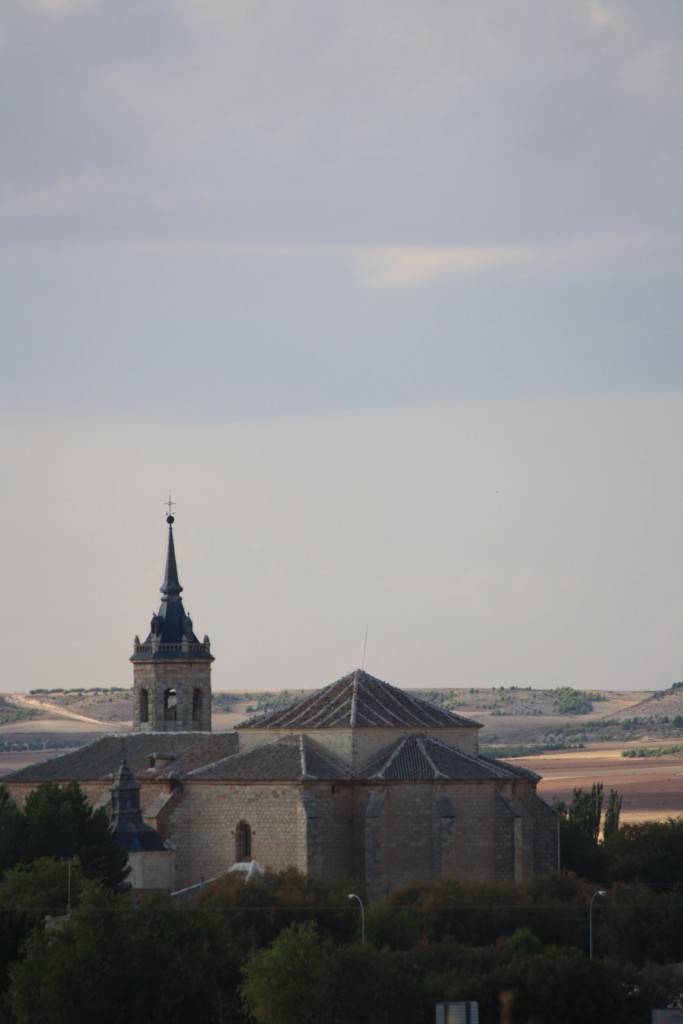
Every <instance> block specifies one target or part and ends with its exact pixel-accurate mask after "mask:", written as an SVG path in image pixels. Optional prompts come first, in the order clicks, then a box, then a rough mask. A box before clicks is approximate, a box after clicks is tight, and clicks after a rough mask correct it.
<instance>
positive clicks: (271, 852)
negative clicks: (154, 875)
mask: <svg viewBox="0 0 683 1024" xmlns="http://www.w3.org/2000/svg"><path fill="white" fill-rule="evenodd" d="M299 806H300V796H299V786H297V785H295V784H291V783H290V784H287V783H277V784H266V783H244V782H241V783H207V782H203V783H194V784H190V785H187V786H186V787H184V792H183V799H182V800H181V801H180V802H179V803H178V805H177V807H175V808H174V810H173V811H172V813H171V814H170V815H169V821H168V826H167V836H168V839H170V840H171V842H173V843H174V845H175V846H176V848H177V852H176V886H177V887H178V888H183V887H185V886H188V885H194V884H196V883H197V882H199V881H200V878H202V877H203V878H205V879H208V878H215V877H217V876H218V875H222V874H223V873H224V872H226V871H227V870H228V869H229V868H230V867H231V866H232V865H233V864H234V863H235V861H236V859H237V848H236V830H237V826H238V824H239V823H240V822H244V823H246V824H247V825H249V827H250V828H251V858H250V859H252V860H256V861H258V863H259V864H260V865H261V866H262V867H263V868H265V869H267V870H269V871H281V870H284V869H285V868H288V867H295V868H297V869H298V870H300V871H305V870H306V864H305V862H302V860H303V858H304V856H305V849H304V848H303V847H302V844H301V843H300V842H299V828H298V814H299Z"/></svg>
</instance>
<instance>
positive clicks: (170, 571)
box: [161, 515, 183, 599]
mask: <svg viewBox="0 0 683 1024" xmlns="http://www.w3.org/2000/svg"><path fill="white" fill-rule="evenodd" d="M166 522H167V523H168V550H167V552H166V572H165V573H164V582H163V583H162V585H161V593H162V594H163V595H164V599H167V598H169V597H178V596H179V595H180V592H181V590H182V589H183V588H182V587H181V586H180V581H179V579H178V566H177V565H176V560H175V545H174V543H173V523H174V522H175V519H174V517H173V516H171V515H168V516H166Z"/></svg>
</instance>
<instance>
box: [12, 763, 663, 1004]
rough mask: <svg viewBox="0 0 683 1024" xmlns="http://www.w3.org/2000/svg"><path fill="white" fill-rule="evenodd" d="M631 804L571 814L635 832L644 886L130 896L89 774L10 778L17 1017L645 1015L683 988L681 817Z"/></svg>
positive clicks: (254, 886)
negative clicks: (16, 782)
mask: <svg viewBox="0 0 683 1024" xmlns="http://www.w3.org/2000/svg"><path fill="white" fill-rule="evenodd" d="M618 810H619V798H618V794H615V795H614V796H612V794H610V797H609V798H608V800H607V805H606V812H607V816H608V817H610V816H611V817H610V820H611V823H612V824H611V825H610V826H609V827H608V828H607V835H606V836H605V828H604V827H603V828H601V827H600V826H601V823H602V822H601V818H602V791H601V789H595V790H591V791H587V792H584V791H578V793H576V794H575V798H574V799H573V801H572V804H571V805H570V807H569V808H567V809H566V814H565V816H564V818H563V819H562V822H563V824H562V827H563V828H564V829H565V831H566V827H565V825H566V824H567V823H569V822H570V821H572V822H573V826H572V827H573V828H574V829H575V828H577V827H579V823H580V822H581V823H582V827H584V828H585V829H586V831H587V833H588V834H589V836H590V841H591V844H593V845H594V846H595V847H596V848H600V847H601V846H607V844H608V842H612V841H613V839H614V837H615V836H618V835H619V834H620V833H621V834H624V835H630V836H631V837H635V843H634V844H632V845H631V846H628V843H627V849H628V851H629V856H630V857H631V860H630V862H629V865H628V872H626V869H624V871H625V873H627V874H628V873H629V872H633V871H635V872H637V873H639V877H640V880H634V879H633V878H631V877H629V878H628V879H625V880H620V881H617V880H614V879H610V881H609V882H602V881H600V882H599V883H598V882H597V881H596V879H595V877H592V876H591V874H588V875H587V877H580V876H579V875H578V874H577V873H576V872H575V871H570V870H567V869H564V870H562V871H559V872H556V873H553V874H551V875H548V876H544V877H539V878H536V879H534V880H533V881H531V882H529V883H528V884H523V885H519V884H512V883H509V884H497V885H493V884H490V885H478V886H469V885H464V884H462V883H460V882H457V881H455V880H453V879H444V880H441V881H438V882H434V883H432V884H430V885H414V886H409V887H406V888H403V889H401V890H396V891H393V892H388V893H387V894H386V895H385V897H384V898H383V899H381V900H377V901H374V902H371V903H368V902H366V901H365V899H364V894H363V893H362V890H359V889H358V888H353V889H352V888H351V886H350V885H340V886H335V887H330V886H325V885H322V884H320V883H317V882H316V881H315V880H312V879H307V878H304V877H302V876H301V875H299V874H297V873H296V872H295V871H293V870H290V871H286V872H282V873H280V874H266V875H265V876H264V877H262V878H261V879H259V880H257V881H254V882H248V883H246V882H244V880H243V879H242V877H238V876H236V875H226V876H224V877H223V878H222V879H220V880H219V881H218V882H216V883H214V884H213V885H211V886H207V887H206V888H204V889H203V890H201V891H200V893H199V895H198V896H197V898H196V900H194V901H182V902H178V901H173V900H170V899H169V898H168V897H155V898H151V897H144V896H140V894H138V893H135V892H134V891H132V890H126V887H125V886H126V883H125V873H126V868H125V855H124V858H123V865H122V860H121V853H120V852H119V853H118V854H117V855H116V856H114V854H113V849H112V846H111V843H112V841H113V843H114V844H115V837H114V836H113V833H112V832H111V829H110V828H109V826H108V823H107V820H106V815H104V812H99V811H92V810H91V809H90V808H88V805H87V802H86V801H85V799H84V797H83V794H82V793H81V791H80V788H79V787H78V786H77V784H76V783H71V784H69V785H68V786H63V787H59V786H56V785H54V784H51V783H48V784H43V786H40V787H38V788H37V789H36V790H35V791H34V793H32V794H31V796H30V797H29V798H28V800H27V802H26V806H25V808H24V809H23V810H20V809H18V808H16V806H15V805H13V802H12V801H11V799H10V798H9V795H8V794H7V793H6V792H1V793H0V858H1V859H0V865H1V866H2V878H1V880H0V990H1V992H2V1001H1V1004H0V1022H2V1024H86V1022H87V1024H91V1022H92V1021H93V1020H97V1021H98V1024H123V1022H125V1024H156V1022H161V1021H163V1022H165V1024H175V1022H177V1024H185V1022H187V1021H189V1020H191V1021H193V1022H194V1024H214V1022H216V1024H294V1022H297V1024H314V1022H315V1024H319V1022H320V1021H324V1022H326V1024H390V1022H391V1024H393V1022H395V1021H397V1020H400V1021H402V1022H406V1024H432V1021H433V1019H434V1004H435V1003H436V1002H441V1001H460V1000H476V1001H477V1002H478V1003H479V1008H480V1021H481V1022H482V1024H499V1022H500V1021H505V1024H528V1022H529V1021H531V1020H535V1021H544V1020H551V1019H556V1020H562V1021H563V1022H565V1024H573V1022H574V1021H576V1022H577V1024H578V1022H580V1024H598V1022H599V1021H604V1020H619V1021H623V1022H624V1024H636V1022H638V1024H640V1022H641V1021H643V1020H647V1019H649V1011H650V1009H651V1008H652V1007H655V1006H666V1005H668V1004H671V1003H672V1002H673V1001H675V1000H676V999H681V1000H683V991H682V989H683V984H682V982H681V978H680V974H676V971H675V968H674V964H675V963H676V962H680V961H681V960H682V959H683V879H682V878H680V875H679V876H678V880H677V878H676V870H680V866H681V863H683V819H678V820H677V821H673V820H672V821H671V822H661V823H659V822H646V823H644V824H643V825H640V826H620V825H619V822H618ZM103 816H104V820H103ZM596 821H597V827H596ZM605 825H607V822H605ZM610 828H612V832H610ZM628 830H630V831H628ZM667 843H669V846H670V850H669V852H670V854H671V855H672V859H670V860H669V861H667V860H666V858H665V857H664V851H665V850H666V849H667ZM115 845H116V844H115ZM648 848H649V849H650V851H652V850H653V849H656V850H658V851H659V854H660V856H659V860H657V861H656V863H655V862H654V861H653V860H652V857H653V854H652V852H650V853H649V854H648V853H647V852H646V851H647V849H648ZM119 851H120V848H119ZM674 854H677V857H676V856H673V855H674ZM648 857H649V858H650V860H648ZM117 858H118V859H117ZM591 870H592V868H591ZM600 870H602V869H600ZM648 871H650V873H651V877H652V881H651V882H650V884H645V881H644V880H643V879H644V876H645V875H646V874H647V872H648ZM597 884H600V885H601V886H604V888H605V890H606V895H605V896H604V897H601V898H600V899H598V900H594V901H593V910H592V915H591V918H590V921H589V908H590V906H591V900H593V897H594V895H595V893H596V891H597V889H596V887H597ZM352 891H353V892H356V893H360V895H361V898H362V899H363V901H364V912H365V917H364V925H365V929H364V936H362V934H361V918H360V908H359V906H358V903H357V901H355V900H353V901H349V899H348V894H349V893H350V892H352ZM590 924H592V935H593V948H594V953H595V955H594V957H593V959H590V958H589V957H588V955H587V953H588V946H589V925H590ZM363 937H364V939H365V941H361V939H362V938H363Z"/></svg>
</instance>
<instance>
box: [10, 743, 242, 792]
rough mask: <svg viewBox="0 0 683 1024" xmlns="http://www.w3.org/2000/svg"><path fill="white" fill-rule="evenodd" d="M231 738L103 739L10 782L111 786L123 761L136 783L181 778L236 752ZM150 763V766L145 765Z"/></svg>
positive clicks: (22, 772) (28, 768)
mask: <svg viewBox="0 0 683 1024" xmlns="http://www.w3.org/2000/svg"><path fill="white" fill-rule="evenodd" d="M237 745H238V744H237V736H236V735H235V733H234V732H176V733H173V732H133V733H125V734H112V735H109V736H102V738H101V739H98V740H94V741H93V742H92V743H88V744H86V745H85V746H83V747H79V748H78V750H71V751H69V753H67V754H61V755H60V756H59V757H53V758H51V759H50V760H49V761H39V762H37V763H35V764H30V765H27V766H26V767H25V768H19V769H18V770H17V771H15V772H11V773H10V774H9V775H6V776H5V777H4V781H5V782H8V783H12V782H32V783H38V782H70V781H71V780H72V779H75V780H76V781H77V782H95V781H112V780H113V778H114V776H115V775H116V773H117V771H118V769H119V766H120V764H121V761H122V760H123V758H124V757H125V759H126V761H127V762H128V765H129V766H130V770H131V771H132V773H133V775H134V776H135V778H136V779H138V780H143V779H145V778H154V779H166V778H169V777H171V776H173V777H174V778H177V777H184V776H185V775H187V774H188V772H191V771H193V770H194V769H195V768H199V767H201V766H203V765H206V764H212V763H213V762H214V761H218V760H220V759H221V758H224V757H227V756H228V755H229V754H232V753H234V752H235V751H236V750H237ZM153 756H154V757H155V765H154V767H153V768H150V761H151V759H152V757H153Z"/></svg>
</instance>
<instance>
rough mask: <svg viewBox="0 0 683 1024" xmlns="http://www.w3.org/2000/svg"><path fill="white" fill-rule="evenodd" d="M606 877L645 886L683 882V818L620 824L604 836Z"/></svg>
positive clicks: (671, 884) (672, 884)
mask: <svg viewBox="0 0 683 1024" xmlns="http://www.w3.org/2000/svg"><path fill="white" fill-rule="evenodd" d="M605 852H606V855H607V862H608V870H609V877H610V878H611V879H612V880H614V881H623V882H629V881H635V880H636V879H637V880H639V881H641V882H645V883H647V884H648V885H657V886H674V885H680V884H681V883H683V817H680V818H668V819H667V820H666V821H643V822H640V823H638V824H627V825H622V826H621V828H620V829H619V830H618V831H616V832H613V833H612V834H610V835H609V836H607V837H606V839H605Z"/></svg>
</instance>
